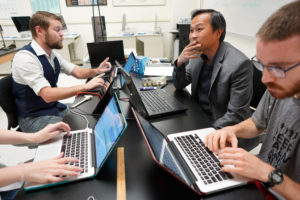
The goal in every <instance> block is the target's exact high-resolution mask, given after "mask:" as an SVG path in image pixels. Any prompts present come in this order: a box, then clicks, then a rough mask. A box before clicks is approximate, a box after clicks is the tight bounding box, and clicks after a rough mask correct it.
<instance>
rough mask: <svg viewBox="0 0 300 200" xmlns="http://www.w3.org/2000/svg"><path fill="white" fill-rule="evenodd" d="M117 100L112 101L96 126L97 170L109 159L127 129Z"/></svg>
mask: <svg viewBox="0 0 300 200" xmlns="http://www.w3.org/2000/svg"><path fill="white" fill-rule="evenodd" d="M118 105H119V104H118V102H117V98H116V97H115V96H114V97H112V98H111V99H110V101H109V103H108V105H107V106H106V108H105V109H104V111H103V113H102V115H101V117H100V119H99V120H98V122H97V124H96V126H95V130H94V133H95V136H96V137H95V145H96V158H97V159H96V160H97V168H98V169H99V168H100V167H101V164H103V163H104V162H103V161H105V159H106V158H107V156H108V154H109V153H110V151H111V150H112V149H113V148H112V147H113V146H114V145H115V144H116V142H117V141H118V139H119V136H120V135H121V134H122V133H123V131H124V129H125V128H126V122H125V119H124V116H123V114H122V112H121V111H120V108H119V106H118Z"/></svg>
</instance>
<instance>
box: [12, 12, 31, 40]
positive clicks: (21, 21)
mask: <svg viewBox="0 0 300 200" xmlns="http://www.w3.org/2000/svg"><path fill="white" fill-rule="evenodd" d="M11 19H12V21H13V22H14V24H15V26H16V28H17V30H18V32H19V33H20V35H21V37H29V36H30V28H29V21H30V16H14V17H11Z"/></svg>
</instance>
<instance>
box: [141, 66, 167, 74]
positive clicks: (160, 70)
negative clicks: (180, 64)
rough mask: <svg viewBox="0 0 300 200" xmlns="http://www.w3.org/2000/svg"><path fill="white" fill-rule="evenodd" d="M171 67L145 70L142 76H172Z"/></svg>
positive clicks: (147, 68)
mask: <svg viewBox="0 0 300 200" xmlns="http://www.w3.org/2000/svg"><path fill="white" fill-rule="evenodd" d="M172 73H173V67H172V66H157V67H150V66H147V67H146V68H145V72H144V76H172Z"/></svg>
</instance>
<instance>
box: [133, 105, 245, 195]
mask: <svg viewBox="0 0 300 200" xmlns="http://www.w3.org/2000/svg"><path fill="white" fill-rule="evenodd" d="M132 112H133V114H134V116H135V118H136V121H137V123H138V125H139V128H140V130H141V133H142V135H143V136H144V140H145V142H146V144H147V146H148V149H149V151H150V154H151V157H152V159H153V160H154V161H155V163H156V164H158V165H159V166H160V167H162V168H163V169H165V170H166V171H168V172H169V173H171V174H172V175H173V176H175V177H176V178H177V179H179V180H180V181H181V182H183V183H184V184H185V185H187V186H188V187H189V188H190V189H192V190H193V191H195V192H196V193H198V194H210V193H214V192H218V191H222V190H225V189H229V188H232V187H237V186H241V185H244V184H247V182H248V181H250V180H249V179H247V178H245V177H242V176H239V175H237V174H229V173H225V172H223V171H221V168H220V162H219V159H218V157H217V156H216V155H215V154H214V153H212V152H211V151H209V150H208V149H207V148H206V147H205V146H204V143H203V141H204V138H205V136H206V135H207V134H209V133H211V132H212V131H214V129H213V128H206V129H198V130H193V131H188V132H181V133H174V134H170V135H168V136H164V135H163V134H162V133H161V132H160V131H159V130H157V129H156V128H155V127H154V126H152V125H151V124H150V123H149V122H148V121H147V120H146V119H145V118H143V117H142V116H141V115H140V114H139V113H138V112H136V111H135V110H134V109H132Z"/></svg>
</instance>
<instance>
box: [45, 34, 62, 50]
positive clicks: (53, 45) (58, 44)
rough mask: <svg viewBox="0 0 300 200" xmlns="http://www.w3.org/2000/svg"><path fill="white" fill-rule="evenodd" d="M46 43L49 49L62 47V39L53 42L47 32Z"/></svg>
mask: <svg viewBox="0 0 300 200" xmlns="http://www.w3.org/2000/svg"><path fill="white" fill-rule="evenodd" d="M46 45H47V46H48V47H50V48H51V49H62V48H63V44H62V41H57V42H53V41H52V40H51V38H50V37H49V34H46Z"/></svg>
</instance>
